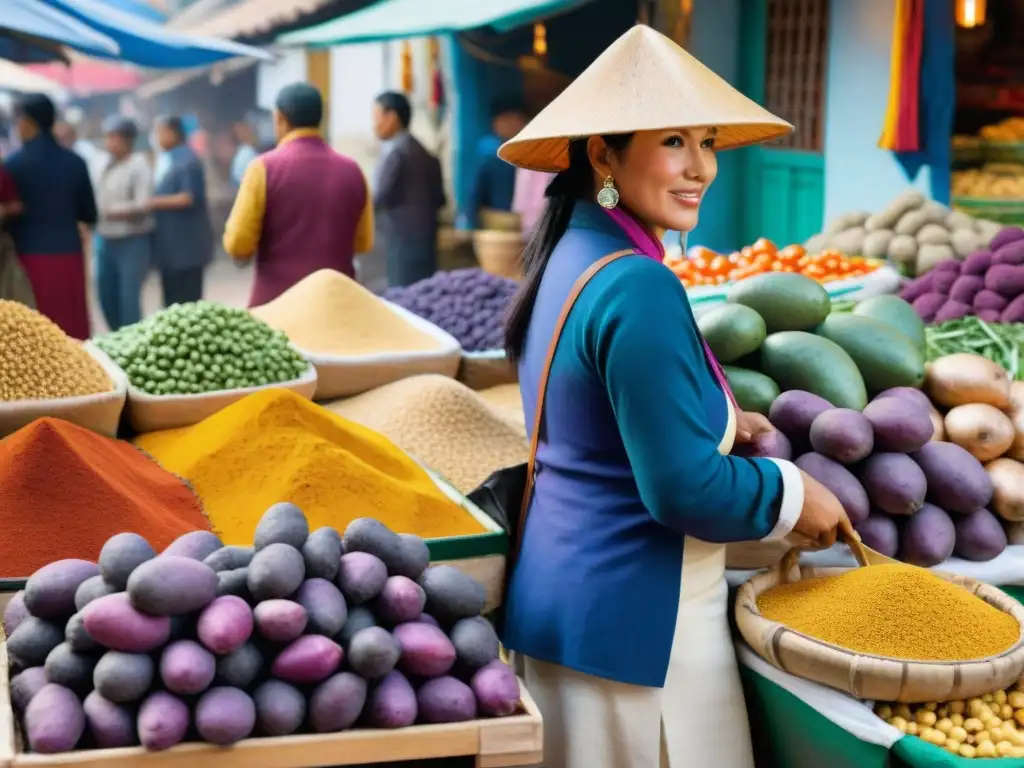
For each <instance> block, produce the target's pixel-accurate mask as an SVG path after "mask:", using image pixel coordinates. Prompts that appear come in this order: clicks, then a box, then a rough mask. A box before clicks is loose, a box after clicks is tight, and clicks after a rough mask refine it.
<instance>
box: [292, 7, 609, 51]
mask: <svg viewBox="0 0 1024 768" xmlns="http://www.w3.org/2000/svg"><path fill="white" fill-rule="evenodd" d="M588 2H590V0H429V2H428V1H427V0H381V1H380V2H377V3H374V4H373V5H371V6H370V7H368V8H364V9H363V10H361V11H356V12H355V13H352V14H349V15H348V16H343V17H341V18H339V19H334V20H332V21H328V22H326V23H324V24H320V25H319V26H316V27H310V28H309V29H300V30H298V31H296V32H290V33H288V34H286V35H282V36H281V37H280V38H278V42H280V43H283V44H285V45H306V46H326V45H335V44H338V43H354V42H369V41H372V40H388V39H394V38H403V37H421V36H424V35H438V34H446V33H452V32H462V31H465V30H469V29H476V28H478V27H495V28H496V29H498V30H500V31H504V30H508V29H512V28H513V27H518V26H520V25H522V24H526V23H529V22H532V21H535V20H537V19H539V18H542V17H545V16H550V15H552V14H555V13H563V12H565V11H570V10H573V9H574V8H578V7H580V6H582V5H586V4H587V3H588Z"/></svg>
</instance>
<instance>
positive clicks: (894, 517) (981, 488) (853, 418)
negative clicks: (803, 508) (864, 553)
mask: <svg viewBox="0 0 1024 768" xmlns="http://www.w3.org/2000/svg"><path fill="white" fill-rule="evenodd" d="M768 418H769V420H770V421H771V423H772V425H773V426H774V427H775V428H776V430H777V431H776V432H772V433H769V434H767V435H764V436H763V437H762V438H760V439H759V441H758V443H757V444H756V445H755V446H753V447H752V448H750V449H749V450H748V451H747V452H746V455H756V456H771V457H776V458H783V459H795V462H796V465H797V466H798V467H799V468H800V469H802V470H803V471H804V472H806V473H807V474H808V475H810V476H811V477H813V478H814V479H815V480H817V481H818V482H820V483H821V484H822V485H824V486H825V487H826V488H828V489H829V490H831V491H832V492H833V493H834V494H835V495H836V497H837V498H838V499H839V501H840V503H842V505H843V507H844V509H845V510H846V514H847V515H848V516H849V518H850V522H851V523H853V525H854V527H855V528H856V530H857V532H858V533H859V534H860V536H861V538H862V539H863V541H864V543H865V544H867V545H868V546H869V547H871V548H872V549H874V550H876V551H878V552H880V553H882V554H883V555H887V556H889V557H896V558H898V559H900V560H902V561H904V562H907V563H912V564H914V565H920V566H933V565H937V564H939V563H941V562H943V561H945V560H947V559H949V558H950V557H951V556H953V555H956V556H957V557H961V558H963V559H965V560H975V561H985V560H991V559H992V558H994V557H996V556H998V555H999V554H1000V553H1002V551H1003V550H1004V549H1006V544H1007V539H1006V532H1005V530H1004V529H1003V525H1002V523H1000V521H999V519H998V518H997V517H996V516H995V515H994V514H992V513H991V512H990V511H989V510H988V509H987V506H988V504H989V502H990V501H991V500H992V494H993V486H992V480H991V479H990V478H989V476H988V474H987V473H986V471H985V468H984V466H983V465H982V464H981V462H979V461H978V460H977V459H976V458H974V457H973V456H972V455H971V454H970V453H968V452H967V451H966V450H964V449H963V448H961V447H960V446H959V445H956V444H954V443H946V442H938V441H933V440H932V436H933V434H934V432H935V426H934V425H935V422H934V421H933V418H937V419H940V420H941V416H939V414H938V413H937V412H936V411H935V409H934V408H933V407H932V404H931V401H930V400H929V399H928V397H927V396H926V395H925V394H924V393H922V392H921V391H920V390H917V389H912V388H910V387H897V388H895V389H890V390H886V391H885V392H882V393H881V394H879V395H878V396H877V397H875V398H874V400H872V401H871V402H870V403H868V405H867V407H866V408H865V409H864V410H863V411H855V410H851V409H848V408H835V407H833V406H832V405H831V404H830V403H829V402H828V401H827V400H824V399H822V398H821V397H818V396H817V395H813V394H811V393H809V392H801V391H790V392H783V393H782V395H780V396H779V398H778V399H776V400H775V402H774V403H773V404H772V407H771V410H770V411H769V416H768Z"/></svg>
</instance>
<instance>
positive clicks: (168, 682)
mask: <svg viewBox="0 0 1024 768" xmlns="http://www.w3.org/2000/svg"><path fill="white" fill-rule="evenodd" d="M216 673H217V660H216V659H215V658H214V657H213V654H212V653H210V652H209V651H208V650H206V648H203V646H201V645H200V644H199V643H197V642H194V641H192V640H177V641H175V642H173V643H171V644H170V645H168V646H167V647H166V648H164V652H163V654H162V655H161V656H160V679H161V680H163V682H164V685H165V686H167V690H169V691H171V692H172V693H178V694H181V695H183V696H193V695H195V694H197V693H202V692H203V691H205V690H206V689H207V688H209V687H210V684H211V683H212V682H213V678H214V676H215V675H216Z"/></svg>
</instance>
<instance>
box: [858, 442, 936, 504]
mask: <svg viewBox="0 0 1024 768" xmlns="http://www.w3.org/2000/svg"><path fill="white" fill-rule="evenodd" d="M860 481H861V484H862V485H863V486H864V490H865V491H867V492H868V498H869V499H871V503H872V504H873V505H874V506H876V507H877V508H878V509H880V510H881V511H883V512H887V513H889V514H890V515H912V514H914V513H915V512H917V511H918V510H919V509H921V505H922V504H924V499H925V493H926V492H927V490H928V482H927V480H926V479H925V474H924V472H922V471H921V468H920V467H918V466H917V464H915V463H914V460H913V459H911V458H910V457H909V456H907V455H906V454H905V453H876V454H875V455H874V456H871V457H869V458H868V459H867V461H865V462H864V463H863V464H862V465H861V467H860Z"/></svg>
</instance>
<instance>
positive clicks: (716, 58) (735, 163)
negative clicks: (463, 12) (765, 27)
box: [687, 0, 743, 251]
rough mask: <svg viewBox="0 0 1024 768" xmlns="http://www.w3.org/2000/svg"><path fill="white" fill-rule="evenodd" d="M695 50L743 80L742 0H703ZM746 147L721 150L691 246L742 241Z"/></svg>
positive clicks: (728, 76) (696, 15) (721, 246)
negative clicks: (716, 174) (741, 68)
mask: <svg viewBox="0 0 1024 768" xmlns="http://www.w3.org/2000/svg"><path fill="white" fill-rule="evenodd" d="M690 29H691V32H690V45H689V49H688V50H689V51H690V53H692V54H693V55H694V56H696V57H697V58H698V59H700V60H701V61H702V62H703V63H704V64H705V65H706V66H707V67H709V68H711V69H712V70H714V71H715V73H717V74H718V75H719V76H720V77H722V78H723V79H724V80H726V81H727V82H729V83H731V84H732V85H735V86H737V87H739V86H740V0H697V1H696V2H695V3H694V8H693V16H692V17H691V28H690ZM741 152H742V150H741V151H736V152H720V153H719V154H718V178H717V179H716V180H715V182H714V184H712V185H711V186H710V187H709V188H708V191H707V194H706V195H705V197H704V202H703V203H702V205H701V208H700V221H699V223H698V224H697V228H696V229H694V230H693V232H691V233H690V234H689V236H688V237H687V246H688V247H689V246H694V245H703V246H706V247H708V248H712V249H714V250H716V251H731V250H733V249H735V248H738V247H739V246H740V245H742V243H740V242H739V237H740V201H741V197H740V195H741V192H742V182H743V157H742V154H741Z"/></svg>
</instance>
